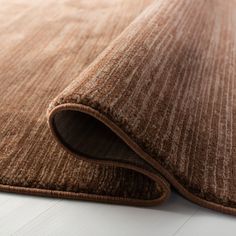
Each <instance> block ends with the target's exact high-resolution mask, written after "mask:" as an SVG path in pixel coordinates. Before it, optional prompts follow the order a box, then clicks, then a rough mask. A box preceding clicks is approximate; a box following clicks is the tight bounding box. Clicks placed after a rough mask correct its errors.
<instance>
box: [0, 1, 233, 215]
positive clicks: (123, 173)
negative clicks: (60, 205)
mask: <svg viewBox="0 0 236 236" xmlns="http://www.w3.org/2000/svg"><path fill="white" fill-rule="evenodd" d="M235 29H236V1H235V0H228V1H221V0H189V1H186V0H157V1H152V0H145V1H143V0H136V1H135V4H134V3H133V1H130V0H128V1H127V0H114V1H109V0H89V1H83V0H57V1H55V0H49V1H42V0H36V1H28V0H20V1H17V2H16V1H13V0H10V1H6V0H0V32H1V33H0V42H1V47H0V94H1V100H0V130H1V131H0V190H1V191H8V192H18V193H26V194H35V195H41V196H51V197H61V198H72V199H84V200H91V201H102V202H110V203H119V204H129V205H154V204H160V203H163V202H164V201H165V200H166V199H167V198H168V197H169V195H170V193H171V186H173V187H174V188H175V189H176V190H177V191H178V192H179V193H180V194H182V195H183V196H184V197H186V198H187V199H189V200H191V201H193V202H195V203H197V204H199V205H202V206H204V207H208V208H211V209H214V210H218V211H221V212H224V213H229V214H236V30H235Z"/></svg>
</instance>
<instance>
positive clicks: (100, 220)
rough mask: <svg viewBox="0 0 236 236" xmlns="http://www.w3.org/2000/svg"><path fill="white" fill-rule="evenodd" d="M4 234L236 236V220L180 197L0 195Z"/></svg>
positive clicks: (1, 233) (1, 221)
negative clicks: (140, 200)
mask: <svg viewBox="0 0 236 236" xmlns="http://www.w3.org/2000/svg"><path fill="white" fill-rule="evenodd" d="M0 235H1V236H2V235H3V236H4V235H23V236H27V235H30V236H37V235H40V236H42V235H59V236H60V235H66V236H70V235H81V236H93V235H94V236H126V235H129V236H132V235H135V236H152V235H155V236H158V235H161V236H165V235H170V236H171V235H175V236H180V235H181V236H194V235H201V236H202V235H203V236H204V235H207V236H211V235H214V236H218V235H219V236H231V235H232V236H236V217H234V216H229V215H224V214H221V213H217V212H215V211H211V210H207V209H204V208H202V207H199V206H197V205H195V204H193V203H190V202H189V201H187V200H185V199H183V198H182V197H180V196H179V195H178V194H177V193H173V194H172V196H171V198H170V199H169V201H168V202H166V203H165V204H163V205H161V206H156V207H148V208H147V207H130V206H119V205H111V204H103V203H91V202H85V201H74V200H62V199H52V198H43V197H34V196H25V195H18V194H11V193H0Z"/></svg>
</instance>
